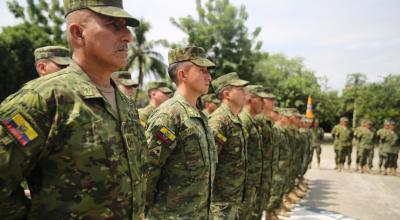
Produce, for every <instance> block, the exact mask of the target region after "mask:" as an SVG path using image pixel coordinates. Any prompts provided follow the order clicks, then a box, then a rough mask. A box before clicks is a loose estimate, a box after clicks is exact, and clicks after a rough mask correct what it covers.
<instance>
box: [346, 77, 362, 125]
mask: <svg viewBox="0 0 400 220" xmlns="http://www.w3.org/2000/svg"><path fill="white" fill-rule="evenodd" d="M366 82H367V76H366V75H365V74H363V73H351V74H348V75H347V76H346V86H345V91H344V92H345V93H346V96H343V97H344V98H345V101H347V105H348V103H349V102H352V103H351V104H352V106H347V108H346V110H352V111H353V117H352V118H353V123H352V126H353V129H355V126H356V121H357V104H358V103H357V101H358V95H359V90H360V88H361V87H362V86H363V85H364V84H365V83H366Z"/></svg>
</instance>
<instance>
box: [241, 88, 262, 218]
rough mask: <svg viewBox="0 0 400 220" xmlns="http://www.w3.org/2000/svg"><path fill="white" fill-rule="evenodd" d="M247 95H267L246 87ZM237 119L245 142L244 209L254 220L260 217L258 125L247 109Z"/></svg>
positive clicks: (259, 89)
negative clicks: (243, 133)
mask: <svg viewBox="0 0 400 220" xmlns="http://www.w3.org/2000/svg"><path fill="white" fill-rule="evenodd" d="M245 91H246V93H247V94H251V95H254V96H257V97H258V98H260V99H264V98H267V97H268V96H269V95H268V94H267V93H266V92H265V91H264V88H263V87H262V86H259V85H248V86H246V88H245ZM239 118H240V120H241V121H242V123H243V126H244V129H245V134H246V140H247V161H248V162H247V170H248V175H247V181H246V185H245V201H244V202H245V204H244V206H245V209H246V212H247V214H246V215H247V218H249V219H254V218H259V217H261V212H262V210H261V208H262V207H261V205H262V204H261V201H262V199H263V198H262V195H263V193H262V181H261V176H262V167H263V166H262V163H263V156H262V150H261V141H262V139H261V138H262V136H261V130H260V128H259V126H258V123H257V122H256V121H255V119H254V118H253V117H252V116H251V114H250V112H248V108H245V109H243V110H242V111H241V112H240V113H239ZM257 216H259V217H257Z"/></svg>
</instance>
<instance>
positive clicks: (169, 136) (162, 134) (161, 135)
mask: <svg viewBox="0 0 400 220" xmlns="http://www.w3.org/2000/svg"><path fill="white" fill-rule="evenodd" d="M157 137H158V139H160V140H161V141H162V142H164V143H165V144H168V145H170V144H172V143H173V142H174V141H175V139H176V136H175V134H174V132H172V131H171V130H169V129H168V128H166V127H161V128H160V130H158V131H157Z"/></svg>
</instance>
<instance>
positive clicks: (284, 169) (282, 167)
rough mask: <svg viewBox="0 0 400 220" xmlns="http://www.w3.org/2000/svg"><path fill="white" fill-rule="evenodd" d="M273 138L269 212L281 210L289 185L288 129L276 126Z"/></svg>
mask: <svg viewBox="0 0 400 220" xmlns="http://www.w3.org/2000/svg"><path fill="white" fill-rule="evenodd" d="M272 130H273V136H272V140H273V141H272V143H273V147H272V148H273V156H272V183H271V190H270V199H269V201H268V210H275V209H277V208H279V206H280V204H281V202H282V198H283V195H284V194H285V193H286V192H285V186H286V184H287V180H288V179H287V177H288V174H287V173H288V169H289V161H290V159H291V158H290V146H289V139H288V134H287V130H286V128H283V127H281V126H279V124H275V125H274V126H273V128H272Z"/></svg>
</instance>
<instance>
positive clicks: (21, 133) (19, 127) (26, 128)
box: [3, 113, 38, 146]
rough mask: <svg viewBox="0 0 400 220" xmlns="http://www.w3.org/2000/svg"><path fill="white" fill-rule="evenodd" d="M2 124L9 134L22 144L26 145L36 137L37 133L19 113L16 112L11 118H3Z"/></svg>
mask: <svg viewBox="0 0 400 220" xmlns="http://www.w3.org/2000/svg"><path fill="white" fill-rule="evenodd" d="M3 124H4V125H5V126H6V127H7V129H8V130H9V131H10V132H11V134H12V135H14V137H16V138H17V140H18V141H19V142H20V143H21V144H22V146H25V145H27V144H28V143H29V142H31V141H33V140H35V139H36V138H37V137H38V133H37V132H36V131H35V129H33V128H32V126H31V125H30V124H29V122H27V121H26V120H25V118H24V117H23V116H22V115H21V114H20V113H17V114H15V115H14V116H12V117H11V118H8V119H6V120H4V121H3Z"/></svg>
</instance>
